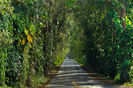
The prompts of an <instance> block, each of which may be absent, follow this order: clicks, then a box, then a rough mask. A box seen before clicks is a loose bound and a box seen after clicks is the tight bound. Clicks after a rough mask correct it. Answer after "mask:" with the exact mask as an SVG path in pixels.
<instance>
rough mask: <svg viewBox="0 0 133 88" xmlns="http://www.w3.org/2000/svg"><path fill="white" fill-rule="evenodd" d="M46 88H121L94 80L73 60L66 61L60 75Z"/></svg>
mask: <svg viewBox="0 0 133 88" xmlns="http://www.w3.org/2000/svg"><path fill="white" fill-rule="evenodd" d="M46 88H120V87H118V86H111V85H107V84H104V83H102V82H100V81H98V80H94V79H92V78H91V76H89V75H88V73H86V72H85V71H84V70H83V68H82V67H81V66H80V65H79V64H78V63H77V62H76V61H74V60H73V59H68V58H67V59H65V60H64V62H63V64H62V65H61V68H60V69H59V72H58V75H56V76H55V77H54V78H53V79H52V80H51V82H50V83H49V84H48V85H47V86H46Z"/></svg>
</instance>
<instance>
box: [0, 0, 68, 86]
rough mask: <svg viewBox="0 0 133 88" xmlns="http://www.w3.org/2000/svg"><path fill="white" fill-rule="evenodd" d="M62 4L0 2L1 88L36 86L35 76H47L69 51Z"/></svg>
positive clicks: (20, 0) (28, 0) (30, 0)
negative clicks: (7, 87) (8, 87)
mask: <svg viewBox="0 0 133 88" xmlns="http://www.w3.org/2000/svg"><path fill="white" fill-rule="evenodd" d="M65 4H66V3H65V1H60V0H57V1H56V2H55V1H48V0H46V1H44V0H1V1H0V86H1V87H2V88H5V87H6V86H11V87H13V88H15V87H16V88H26V87H36V86H35V84H34V85H33V83H34V81H35V80H36V79H34V77H35V76H38V75H40V76H41V75H42V77H43V75H45V76H47V74H48V73H49V72H51V71H52V69H53V68H54V67H55V66H57V65H59V64H61V63H62V61H63V60H64V58H65V55H66V51H68V50H66V48H67V47H68V46H67V42H68V41H67V40H66V37H67V33H68V32H66V33H65V32H64V31H65V30H66V28H65V26H64V24H65V19H66V18H67V15H66V12H65V11H66V10H65V8H66V7H65ZM54 7H55V8H54ZM62 7H63V8H62ZM55 10H57V12H56V11H55ZM59 11H61V12H60V13H58V12H59ZM64 41H65V42H64ZM60 45H61V46H62V47H60Z"/></svg>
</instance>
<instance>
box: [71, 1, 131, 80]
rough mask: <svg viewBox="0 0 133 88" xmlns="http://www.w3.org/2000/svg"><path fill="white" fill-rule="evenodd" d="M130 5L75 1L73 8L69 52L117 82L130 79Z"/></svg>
mask: <svg viewBox="0 0 133 88" xmlns="http://www.w3.org/2000/svg"><path fill="white" fill-rule="evenodd" d="M132 4H133V2H132V1H131V0H129V1H127V2H125V1H124V0H121V1H116V0H101V1H100V0H89V1H87V0H84V1H81V0H78V1H77V3H76V4H75V6H74V7H73V11H74V17H75V18H74V19H72V20H74V21H76V23H75V24H76V26H74V27H73V26H71V29H75V30H74V32H72V34H74V35H75V36H74V37H72V39H73V41H72V43H71V53H72V54H73V56H75V58H78V61H81V58H82V60H83V62H84V61H86V60H87V64H91V65H92V67H94V68H96V69H97V71H99V72H100V73H102V74H104V75H106V76H107V77H109V78H115V77H116V78H115V79H117V80H119V81H121V82H132V79H133V77H132V66H133V65H132V64H133V63H132V59H133V58H132V53H133V51H132V44H133V40H132V38H133V35H132V34H133V24H132V21H133V20H132V17H133V15H132V14H133V12H132ZM82 30H83V31H82ZM83 36H85V37H83ZM84 64H86V63H84Z"/></svg>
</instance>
